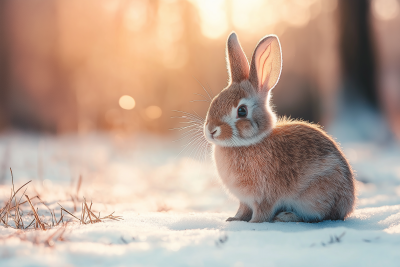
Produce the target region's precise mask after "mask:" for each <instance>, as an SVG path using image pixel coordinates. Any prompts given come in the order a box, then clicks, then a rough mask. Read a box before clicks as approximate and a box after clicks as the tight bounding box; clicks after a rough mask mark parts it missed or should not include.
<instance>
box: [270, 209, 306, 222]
mask: <svg viewBox="0 0 400 267" xmlns="http://www.w3.org/2000/svg"><path fill="white" fill-rule="evenodd" d="M302 221H303V220H302V219H301V218H300V217H298V216H297V215H296V214H294V213H292V212H286V211H283V212H281V213H279V214H278V215H276V216H275V218H274V222H302Z"/></svg>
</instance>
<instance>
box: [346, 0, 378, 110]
mask: <svg viewBox="0 0 400 267" xmlns="http://www.w3.org/2000/svg"><path fill="white" fill-rule="evenodd" d="M338 7H339V29H340V30H339V46H340V47H339V53H340V57H341V72H342V82H343V90H344V92H343V98H344V104H345V106H353V105H354V104H355V103H363V104H366V105H368V106H370V107H371V108H373V109H374V110H376V111H378V109H379V107H378V96H377V95H378V94H377V84H376V69H377V67H376V60H375V51H374V43H373V34H372V27H371V21H370V1H369V0H351V1H349V0H339V5H338Z"/></svg>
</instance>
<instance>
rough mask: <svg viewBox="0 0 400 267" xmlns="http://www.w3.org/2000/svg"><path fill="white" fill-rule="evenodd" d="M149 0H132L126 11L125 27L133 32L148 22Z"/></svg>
mask: <svg viewBox="0 0 400 267" xmlns="http://www.w3.org/2000/svg"><path fill="white" fill-rule="evenodd" d="M147 5H148V3H147V1H145V0H136V1H131V2H130V4H129V6H128V8H127V10H126V11H125V17H124V24H125V27H126V28H127V29H129V30H131V31H133V32H136V31H139V30H141V29H142V28H143V26H145V24H146V22H147Z"/></svg>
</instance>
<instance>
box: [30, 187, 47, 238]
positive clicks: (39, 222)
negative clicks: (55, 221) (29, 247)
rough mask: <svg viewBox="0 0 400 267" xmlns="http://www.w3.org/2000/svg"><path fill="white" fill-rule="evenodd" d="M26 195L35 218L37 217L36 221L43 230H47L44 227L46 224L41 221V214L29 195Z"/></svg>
mask: <svg viewBox="0 0 400 267" xmlns="http://www.w3.org/2000/svg"><path fill="white" fill-rule="evenodd" d="M25 197H26V199H27V200H28V203H29V205H30V206H31V208H32V211H33V215H34V216H35V219H36V223H37V224H38V225H39V226H40V229H42V230H43V231H45V230H46V228H45V227H44V225H43V224H42V222H41V221H40V218H39V215H38V214H37V212H36V210H35V208H34V207H33V205H32V202H31V200H30V199H29V197H28V195H25Z"/></svg>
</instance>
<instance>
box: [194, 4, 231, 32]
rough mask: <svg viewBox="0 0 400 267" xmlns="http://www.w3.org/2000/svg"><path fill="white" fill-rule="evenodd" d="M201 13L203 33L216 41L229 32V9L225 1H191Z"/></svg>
mask: <svg viewBox="0 0 400 267" xmlns="http://www.w3.org/2000/svg"><path fill="white" fill-rule="evenodd" d="M191 1H192V2H194V4H195V5H196V6H197V8H198V10H199V13H200V20H201V32H202V33H203V35H204V36H206V37H208V38H210V39H215V38H218V37H221V36H223V35H224V34H226V32H227V31H228V17H227V13H226V10H227V7H226V3H225V1H224V0H191Z"/></svg>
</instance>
